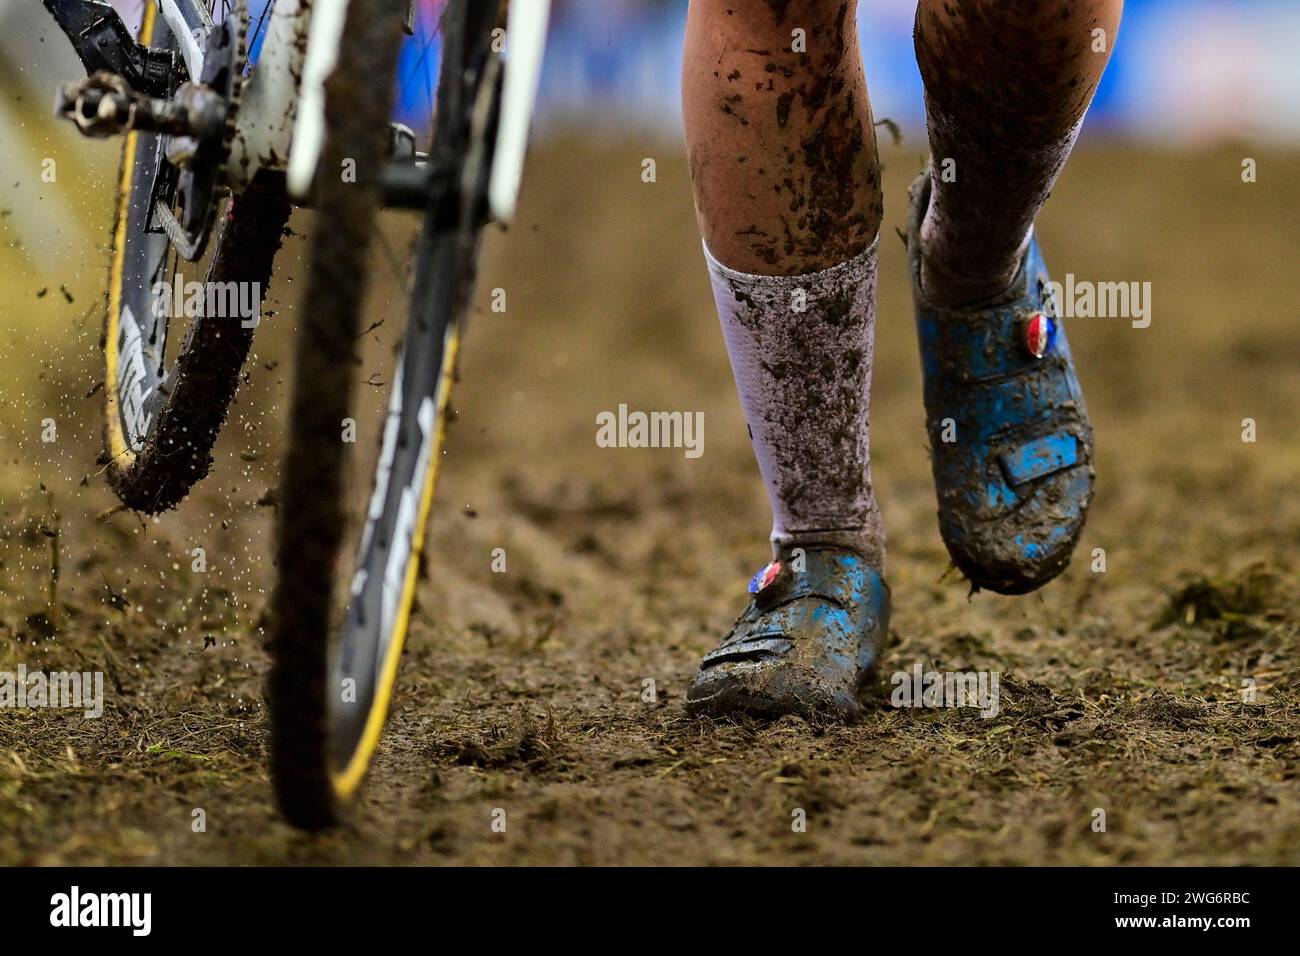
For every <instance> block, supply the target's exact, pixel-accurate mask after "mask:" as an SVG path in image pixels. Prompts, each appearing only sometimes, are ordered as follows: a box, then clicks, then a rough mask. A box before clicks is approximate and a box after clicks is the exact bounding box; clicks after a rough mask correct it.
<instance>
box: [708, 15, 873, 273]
mask: <svg viewBox="0 0 1300 956" xmlns="http://www.w3.org/2000/svg"><path fill="white" fill-rule="evenodd" d="M855 15H856V0H691V5H690V11H689V13H688V16H687V23H686V49H685V57H684V62H683V69H682V109H683V113H684V117H685V125H686V143H687V149H688V155H689V157H690V168H691V182H692V184H693V186H694V190H695V209H696V213H697V215H698V218H699V222H700V231H701V232H702V234H703V235H704V240H705V243H706V245H707V246H708V248H709V250H710V251H711V252H712V253H713V254H714V255H715V256H716V257H717V258H718V259H719V260H720V261H721V262H723V263H725V264H726V265H728V266H730V267H731V268H733V269H736V270H739V271H742V272H748V273H755V274H761V275H801V274H805V273H810V272H815V271H817V270H820V269H825V268H828V267H830V266H833V265H836V264H838V263H841V262H844V261H846V260H848V259H851V258H852V257H853V256H855V255H857V254H858V253H860V252H862V251H863V250H864V249H866V248H867V247H868V246H869V245H871V243H872V241H873V240H874V239H875V237H876V232H877V230H878V229H879V227H880V218H881V198H880V171H879V166H878V163H877V159H876V138H875V131H874V129H873V127H872V122H871V106H870V103H869V102H868V100H867V84H866V80H865V78H864V76H863V70H862V58H861V54H860V53H859V50H858V34H857V25H856V20H855Z"/></svg>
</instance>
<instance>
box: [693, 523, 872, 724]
mask: <svg viewBox="0 0 1300 956" xmlns="http://www.w3.org/2000/svg"><path fill="white" fill-rule="evenodd" d="M749 590H750V593H751V594H752V595H753V599H752V600H751V601H750V605H749V607H748V608H747V609H746V611H745V613H744V614H743V615H741V617H740V620H738V621H737V622H736V625H735V627H733V628H732V630H731V633H730V634H728V635H727V637H726V639H725V640H723V642H722V644H721V645H720V646H719V647H718V648H717V649H715V650H713V651H710V652H709V653H708V654H706V655H705V656H704V660H703V662H702V663H701V664H700V669H699V671H698V672H697V673H696V675H695V680H694V681H692V682H691V686H690V690H689V691H688V692H687V695H686V710H687V713H689V714H692V715H704V716H713V717H726V716H732V715H746V716H750V717H762V718H772V717H781V716H783V715H785V714H798V715H800V716H803V717H805V718H809V719H828V718H829V719H835V720H852V719H853V718H855V717H857V716H858V715H859V713H860V712H861V709H862V705H861V704H860V703H859V701H858V693H859V691H860V690H861V688H862V685H863V684H864V683H865V682H866V680H867V678H868V676H869V675H870V674H871V672H872V669H873V668H874V666H875V664H876V659H877V657H878V656H879V654H880V650H881V647H882V646H883V644H884V639H885V634H886V633H887V631H888V629H889V586H888V585H887V584H885V581H884V579H883V578H882V577H881V576H880V573H879V572H878V571H876V570H874V569H873V568H871V567H869V566H868V565H867V563H866V561H865V560H864V559H863V558H862V557H861V556H859V555H858V554H857V553H856V552H854V551H850V550H848V549H846V548H839V547H831V546H824V545H809V546H808V547H807V548H802V549H795V550H793V551H789V552H785V553H783V554H782V556H781V558H780V559H779V560H777V561H773V562H772V563H771V564H769V565H768V566H767V567H765V568H764V569H763V570H762V571H760V572H759V573H758V574H757V575H755V576H754V579H753V580H752V581H751V582H750V584H749Z"/></svg>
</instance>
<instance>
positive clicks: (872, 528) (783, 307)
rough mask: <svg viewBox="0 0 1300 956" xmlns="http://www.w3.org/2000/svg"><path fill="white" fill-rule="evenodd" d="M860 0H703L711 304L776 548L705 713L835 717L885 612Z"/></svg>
mask: <svg viewBox="0 0 1300 956" xmlns="http://www.w3.org/2000/svg"><path fill="white" fill-rule="evenodd" d="M855 8H856V3H855V2H851V0H788V2H768V0H692V3H691V7H690V13H689V15H688V18H687V40H686V55H685V63H684V70H683V74H684V75H683V101H684V110H685V118H686V131H687V146H688V149H689V156H690V167H691V180H692V183H693V185H694V189H695V204H696V211H697V213H698V217H699V222H700V229H701V232H702V233H703V235H704V241H705V245H706V251H707V254H708V261H709V269H710V273H711V277H712V281H713V289H714V296H715V299H716V303H717V307H718V314H719V316H720V318H721V320H722V328H723V334H724V336H725V338H726V343H727V352H728V355H729V356H730V358H731V366H732V371H733V373H734V375H735V379H736V387H737V390H738V391H739V393H740V399H741V404H742V406H743V407H744V410H745V417H746V420H747V422H748V424H749V430H750V434H751V436H752V440H753V446H754V452H755V455H756V457H757V458H758V462H759V468H760V470H761V472H762V475H763V480H764V482H765V484H766V486H767V491H768V497H769V499H770V502H771V505H772V512H773V530H772V540H773V544H774V547H775V550H776V552H777V555H778V556H779V557H780V558H781V561H782V563H781V565H779V566H778V565H772V566H770V567H769V568H768V569H765V572H764V573H763V574H761V575H759V576H758V578H756V580H755V582H754V583H753V585H751V591H756V592H757V593H756V594H755V598H754V601H753V602H752V603H751V604H750V607H749V610H747V611H746V612H745V614H744V615H743V616H742V617H741V619H740V621H739V622H738V623H737V624H736V627H735V628H734V629H733V630H732V632H731V633H730V634H729V635H728V637H727V638H726V639H725V640H724V641H723V643H722V646H720V647H719V648H717V649H716V650H715V651H713V652H711V653H710V654H708V655H707V656H706V657H705V659H704V662H703V664H702V665H701V667H700V670H699V673H698V674H697V675H696V678H695V680H694V682H693V683H692V685H691V688H690V691H689V692H688V706H689V707H690V708H691V710H692V712H695V713H713V714H729V713H735V712H737V711H745V712H749V713H754V714H762V715H769V716H772V715H777V714H782V713H789V712H799V713H805V714H808V713H818V714H826V715H832V716H839V717H847V716H851V715H853V714H854V713H856V712H857V710H858V702H857V696H856V695H857V689H858V687H859V686H860V685H861V682H862V680H863V678H864V677H865V675H866V673H867V672H868V670H869V669H870V667H871V666H872V664H873V663H874V661H875V656H876V653H877V651H878V648H879V645H880V642H881V638H882V637H883V634H884V632H885V629H886V626H887V619H888V592H887V590H886V589H885V586H884V583H883V581H882V580H881V577H880V571H881V568H882V567H883V563H884V535H883V532H882V529H881V522H880V512H879V510H878V508H877V507H876V502H875V497H874V495H873V493H872V486H871V472H870V464H869V454H868V447H869V446H868V441H867V438H868V430H867V421H868V411H869V395H870V388H871V356H872V334H873V331H874V320H875V301H876V249H877V245H878V242H877V233H878V231H879V227H880V216H881V200H880V176H879V167H878V164H877V160H876V142H875V135H874V130H873V127H872V123H871V109H870V106H869V104H868V102H867V89H866V82H865V80H864V79H863V74H862V62H861V57H860V55H859V52H858V38H857V30H856V21H855V15H856V9H855Z"/></svg>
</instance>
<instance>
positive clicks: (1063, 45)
mask: <svg viewBox="0 0 1300 956" xmlns="http://www.w3.org/2000/svg"><path fill="white" fill-rule="evenodd" d="M1123 6H1124V4H1123V0H921V2H920V4H919V6H918V7H917V13H916V34H915V39H916V56H917V63H918V65H919V66H920V68H921V76H922V78H923V79H924V80H925V101H926V109H927V113H928V119H929V133H930V149H931V154H932V158H933V162H934V173H933V177H932V178H933V198H932V200H931V204H930V209H929V212H928V213H927V215H926V218H925V223H924V226H923V227H922V230H921V237H922V246H923V250H924V254H923V266H922V285H923V287H924V288H925V291H926V294H927V295H928V296H929V297H930V298H931V299H932V300H933V301H934V302H935V303H936V304H942V305H950V306H960V305H965V304H970V303H975V302H979V301H981V300H984V299H987V298H989V297H991V296H994V295H997V294H998V293H1000V292H1001V291H1003V290H1004V289H1005V288H1006V287H1007V286H1008V285H1009V284H1010V282H1011V280H1012V279H1013V278H1014V275H1015V272H1016V269H1017V267H1018V266H1019V263H1020V259H1021V256H1022V255H1023V254H1024V251H1025V248H1026V245H1027V242H1028V239H1027V236H1028V232H1029V228H1030V226H1031V225H1032V224H1033V222H1034V217H1035V216H1036V215H1037V214H1038V210H1039V209H1040V208H1041V207H1042V205H1043V203H1044V201H1045V200H1046V199H1047V196H1048V193H1049V192H1050V191H1051V189H1052V185H1053V184H1054V183H1055V182H1056V178H1057V176H1058V175H1059V174H1060V171H1061V168H1062V167H1063V166H1064V165H1065V161H1066V159H1067V158H1068V157H1069V154H1070V150H1071V148H1072V147H1073V145H1074V140H1075V136H1076V135H1077V133H1078V129H1079V126H1080V124H1081V123H1082V120H1083V115H1084V112H1085V111H1086V110H1087V108H1088V104H1089V103H1090V102H1091V101H1092V95H1093V93H1094V91H1095V90H1096V88H1097V83H1098V81H1099V80H1100V79H1101V75H1102V71H1103V70H1104V69H1105V66H1106V62H1107V60H1108V59H1109V57H1110V51H1111V48H1112V47H1113V46H1114V42H1115V36H1116V33H1117V31H1118V29H1119V20H1120V13H1121V11H1122V9H1123Z"/></svg>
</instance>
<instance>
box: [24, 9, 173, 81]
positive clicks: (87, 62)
mask: <svg viewBox="0 0 1300 956" xmlns="http://www.w3.org/2000/svg"><path fill="white" fill-rule="evenodd" d="M41 2H42V3H44V4H45V9H46V10H48V11H49V12H50V14H51V16H53V17H54V19H55V21H56V22H57V23H58V24H59V27H60V28H62V30H63V32H64V33H65V34H67V36H68V39H69V40H71V41H72V46H73V48H74V49H75V50H76V51H77V56H78V57H80V58H81V63H82V65H83V66H84V67H85V68H86V73H87V74H88V75H91V74H95V73H98V72H101V71H106V72H108V73H115V74H117V75H118V76H121V77H122V78H123V79H124V80H125V81H126V83H127V84H128V85H129V86H130V87H131V89H133V90H135V91H136V92H138V93H141V94H144V95H146V96H166V95H167V94H169V93H170V92H171V90H170V89H168V84H169V82H170V77H171V76H172V75H173V72H174V68H175V64H174V62H173V59H172V54H171V52H169V51H166V50H151V49H149V48H148V47H145V46H141V45H140V44H138V43H136V42H135V40H134V39H133V38H132V36H131V31H130V30H128V29H127V28H126V24H125V23H123V22H122V18H121V17H119V16H118V15H117V11H116V10H114V9H113V8H112V7H111V6H109V5H108V4H107V3H105V2H103V0H41Z"/></svg>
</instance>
